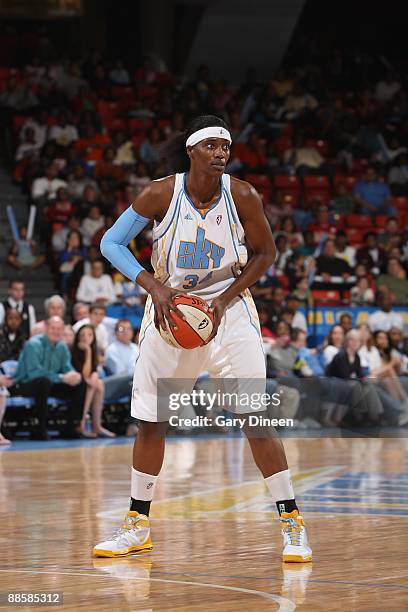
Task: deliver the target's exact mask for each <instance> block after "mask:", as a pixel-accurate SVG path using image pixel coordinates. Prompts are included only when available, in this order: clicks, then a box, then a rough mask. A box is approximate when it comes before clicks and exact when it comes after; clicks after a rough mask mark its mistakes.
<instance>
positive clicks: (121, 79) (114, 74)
mask: <svg viewBox="0 0 408 612" xmlns="http://www.w3.org/2000/svg"><path fill="white" fill-rule="evenodd" d="M109 78H110V80H111V81H112V83H114V84H115V85H129V83H130V76H129V72H128V71H127V70H126V68H125V66H124V65H123V62H122V61H121V60H116V62H115V63H114V65H113V66H112V68H111V70H110V71H109Z"/></svg>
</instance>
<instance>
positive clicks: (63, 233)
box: [51, 226, 70, 253]
mask: <svg viewBox="0 0 408 612" xmlns="http://www.w3.org/2000/svg"><path fill="white" fill-rule="evenodd" d="M69 232H70V229H69V227H66V226H64V227H61V229H60V230H58V231H57V232H55V234H53V235H52V239H51V243H52V248H53V249H54V251H56V252H57V253H61V251H63V250H64V249H65V247H66V244H67V237H68V234H69Z"/></svg>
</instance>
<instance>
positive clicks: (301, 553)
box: [280, 510, 312, 563]
mask: <svg viewBox="0 0 408 612" xmlns="http://www.w3.org/2000/svg"><path fill="white" fill-rule="evenodd" d="M280 521H281V523H282V536H283V553H282V560H283V561H284V562H285V563H291V562H294V563H307V562H308V561H311V560H312V549H311V548H310V546H309V542H308V541H307V534H306V528H305V524H304V522H303V518H302V517H301V516H300V514H299V512H298V511H297V510H293V512H282V514H281V517H280Z"/></svg>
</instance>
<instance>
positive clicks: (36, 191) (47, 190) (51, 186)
mask: <svg viewBox="0 0 408 612" xmlns="http://www.w3.org/2000/svg"><path fill="white" fill-rule="evenodd" d="M58 172H59V170H58V167H57V165H56V164H55V163H52V164H50V165H49V166H47V168H46V170H45V175H44V176H41V177H39V178H36V179H35V181H34V182H33V184H32V187H31V197H32V199H33V200H34V202H35V203H37V204H41V203H42V202H44V203H48V200H55V198H56V197H57V190H58V189H59V188H60V187H66V186H67V183H66V182H65V181H63V180H62V179H60V178H58Z"/></svg>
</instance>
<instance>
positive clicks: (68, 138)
mask: <svg viewBox="0 0 408 612" xmlns="http://www.w3.org/2000/svg"><path fill="white" fill-rule="evenodd" d="M48 140H55V142H56V143H57V144H59V145H61V146H63V147H67V146H68V145H70V144H71V142H74V140H78V130H77V129H76V127H75V126H74V125H70V124H67V125H65V126H64V127H62V125H53V126H52V128H50V131H49V133H48Z"/></svg>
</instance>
